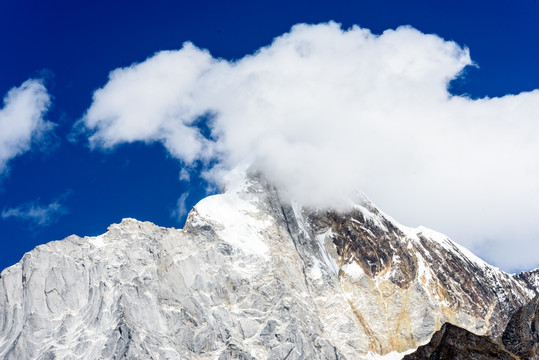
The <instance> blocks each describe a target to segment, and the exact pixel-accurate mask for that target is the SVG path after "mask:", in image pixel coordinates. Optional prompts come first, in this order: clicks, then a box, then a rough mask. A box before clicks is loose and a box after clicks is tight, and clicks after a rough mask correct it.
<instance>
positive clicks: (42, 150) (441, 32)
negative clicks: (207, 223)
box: [0, 0, 539, 271]
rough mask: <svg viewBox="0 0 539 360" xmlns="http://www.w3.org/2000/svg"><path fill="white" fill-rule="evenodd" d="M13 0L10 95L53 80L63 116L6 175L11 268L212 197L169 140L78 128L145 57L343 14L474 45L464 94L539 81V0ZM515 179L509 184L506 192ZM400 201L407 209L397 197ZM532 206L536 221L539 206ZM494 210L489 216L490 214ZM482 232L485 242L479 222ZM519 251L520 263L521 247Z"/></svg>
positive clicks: (5, 232) (7, 32) (3, 230)
mask: <svg viewBox="0 0 539 360" xmlns="http://www.w3.org/2000/svg"><path fill="white" fill-rule="evenodd" d="M1 6H2V8H3V9H2V10H0V34H1V35H0V54H2V55H1V56H0V94H1V95H2V96H5V94H7V93H8V91H9V90H10V89H12V88H15V87H19V86H21V84H23V83H24V82H25V81H27V80H28V79H41V81H42V83H43V85H44V86H45V88H46V91H47V93H48V94H49V96H50V104H51V105H50V108H49V110H48V111H47V112H46V113H45V115H44V119H45V120H46V121H48V122H49V123H53V124H54V125H53V128H52V130H49V131H45V132H44V135H43V136H42V137H41V138H40V139H37V140H36V139H34V140H33V141H32V143H31V147H30V149H29V150H28V151H24V152H23V153H21V154H19V155H17V156H14V157H11V158H9V160H8V162H7V165H6V167H5V168H4V169H3V171H2V174H1V175H0V176H1V177H0V211H2V214H3V216H2V218H0V240H1V241H2V245H3V251H2V253H1V255H0V268H4V267H6V266H9V265H11V264H13V263H15V262H17V261H18V260H19V259H20V258H21V257H22V255H23V254H24V253H25V252H26V251H29V250H31V249H32V248H33V247H35V246H37V245H39V244H42V243H45V242H48V241H50V240H57V239H62V238H64V237H66V236H68V235H70V234H77V235H81V236H83V235H97V234H100V233H103V232H104V231H105V229H106V228H107V226H108V225H109V224H111V223H114V222H118V221H120V220H121V219H122V218H124V217H134V218H137V219H139V220H148V221H152V222H154V223H156V224H159V225H162V226H174V227H181V226H182V225H183V221H184V218H185V216H177V215H178V211H177V207H178V200H179V199H183V200H185V206H186V207H187V208H190V207H191V206H192V205H194V204H195V203H196V202H197V201H198V200H200V199H201V198H202V197H203V196H205V194H206V192H207V188H208V184H207V183H206V182H204V181H203V180H201V178H200V171H199V170H200V169H201V168H202V167H204V164H202V163H201V162H196V161H195V162H194V163H193V164H191V168H190V173H191V175H190V180H189V181H185V180H180V171H181V169H182V167H183V166H184V165H185V161H184V160H182V159H178V157H177V156H176V157H175V156H173V155H171V154H170V151H167V149H165V147H164V146H163V145H162V144H161V143H159V142H155V143H151V144H148V143H144V142H134V143H130V144H124V143H119V145H117V146H115V147H112V148H107V149H103V148H100V147H97V148H95V149H91V148H90V146H89V145H88V138H87V136H86V134H84V133H83V134H75V133H74V126H75V124H76V123H77V122H78V121H79V120H80V119H81V118H82V117H83V116H84V114H85V112H86V111H87V109H89V108H90V107H91V106H92V94H93V93H94V91H95V90H96V89H99V88H102V87H104V86H105V85H106V84H107V81H108V75H109V73H110V72H111V71H112V70H114V69H117V68H122V67H127V66H130V65H131V64H133V63H137V62H143V61H145V60H146V59H147V58H148V57H150V56H152V55H153V54H155V53H156V52H158V51H162V50H178V49H180V48H181V47H182V44H183V43H184V42H185V41H190V42H192V43H193V44H194V45H195V46H196V47H198V48H201V49H208V50H209V52H210V53H211V55H212V56H213V58H216V59H225V60H235V59H241V58H243V57H244V56H245V55H248V54H252V53H254V52H255V51H256V50H257V49H259V48H260V47H262V46H267V45H269V44H271V43H272V40H273V39H274V38H275V37H278V36H280V35H282V34H284V33H287V32H289V31H290V29H291V27H292V26H293V25H295V24H298V23H308V24H317V23H325V22H328V21H330V20H332V21H335V22H337V23H340V24H341V26H342V29H348V28H349V27H351V26H352V25H359V26H360V27H361V28H366V29H370V31H371V32H372V33H374V34H381V33H382V32H383V31H384V30H386V29H396V28H397V27H399V26H401V25H411V26H412V27H414V28H415V29H417V30H419V31H420V32H422V33H425V34H436V35H438V36H439V37H441V38H442V39H444V40H447V41H454V42H456V43H457V44H458V45H459V46H461V47H463V48H469V50H470V56H471V59H472V61H473V62H474V63H475V64H476V65H477V66H467V67H466V68H465V69H464V73H463V75H461V76H460V77H459V78H457V79H456V80H454V81H453V82H451V86H450V90H451V93H452V94H455V95H462V94H465V95H466V96H467V97H469V98H471V99H480V98H484V97H501V96H504V95H507V94H519V93H521V92H528V91H532V90H534V89H537V88H539V70H538V67H537V64H539V5H538V4H537V2H536V1H533V0H517V1H514V2H511V3H508V2H505V1H491V2H488V3H485V2H482V1H420V0H414V1H332V2H317V1H295V2H290V1H286V2H285V1H272V2H253V1H236V2H228V1H219V2H217V1H215V2H213V1H199V2H195V1H192V2H185V1H157V2H149V1H123V0H119V1H108V2H104V1H94V2H73V1H40V2H38V1H28V0H17V1H15V0H7V1H4V2H3V4H2V5H1ZM533 114H534V113H532V115H533ZM94 130H95V129H94ZM2 131H5V130H3V129H2V128H0V133H1V132H2ZM418 131H421V130H420V129H418ZM532 149H534V148H533V147H532ZM464 156H465V155H464ZM531 159H532V161H533V157H532V158H531ZM535 160H537V159H536V158H535ZM207 166H208V165H207V164H206V167H207ZM530 166H532V167H533V166H535V165H534V164H533V162H532V163H531V165H530ZM470 181H471V180H470ZM502 185H503V184H502ZM475 186H476V187H477V188H481V187H482V184H481V183H478V184H475ZM512 186H515V185H514V184H507V188H503V187H502V188H501V189H500V192H508V191H509V189H510V188H511V187H512ZM378 191H380V192H381V191H383V190H378ZM373 192H374V193H376V191H373ZM187 193H188V195H185V194H187ZM182 195H183V197H182ZM368 195H369V194H368ZM370 196H371V198H373V200H374V201H375V202H376V203H378V204H380V203H382V204H381V205H382V208H384V209H386V211H387V212H389V213H390V214H391V215H393V216H394V217H396V218H397V219H398V220H401V221H402V222H404V223H405V224H407V225H413V226H416V225H419V224H423V225H426V226H429V227H433V228H435V229H437V230H440V231H444V232H446V233H449V235H451V236H452V237H453V238H454V239H455V240H456V241H457V242H459V238H457V237H458V236H463V237H464V236H465V234H464V235H461V233H460V232H458V231H453V230H452V228H451V226H449V225H448V226H447V228H444V226H445V224H446V222H451V219H446V222H444V221H441V220H440V221H439V222H437V221H436V219H435V218H433V219H430V218H429V219H426V220H424V221H423V220H419V219H417V218H413V217H410V218H409V219H407V218H405V219H403V217H405V216H398V215H395V214H394V213H393V212H391V211H390V210H391V207H392V206H391V205H388V206H385V207H384V206H383V205H384V202H385V200H384V199H383V198H382V197H380V198H379V199H378V198H376V196H372V195H370ZM492 196H496V195H494V194H492ZM402 202H405V200H402ZM388 204H389V203H388ZM407 204H408V205H407V206H409V207H413V206H414V205H413V204H410V203H409V201H407ZM460 206H463V207H466V206H467V205H466V204H462V203H461V204H460ZM486 206H487V205H486ZM488 206H491V205H488ZM388 208H390V209H388ZM395 209H396V210H397V212H398V211H401V213H403V214H404V213H406V211H405V210H402V209H401V210H399V209H400V208H399V206H397V205H395ZM506 211H508V212H510V211H512V209H506ZM431 212H436V211H431ZM399 214H400V213H399ZM441 214H442V215H443V216H444V217H447V216H446V215H447V214H446V213H443V212H441ZM442 215H441V216H442ZM532 215H533V217H535V218H537V216H538V215H539V213H534V214H532ZM418 216H419V215H418ZM485 216H486V217H487V220H488V211H486V215H485ZM493 219H494V218H493ZM495 219H498V218H495ZM457 221H459V219H458V218H455V221H454V222H457ZM491 221H493V222H494V221H497V220H491ZM509 221H510V220H509ZM425 222H426V223H425ZM487 223H488V222H487ZM485 226H486V225H485ZM452 231H453V232H452ZM535 231H536V229H535V228H532V227H530V228H529V229H526V231H525V233H526V234H527V236H528V237H529V239H532V238H533V237H534V236H535V235H536V233H535ZM471 233H472V235H470V236H476V237H477V235H476V234H477V229H474V231H473V232H471ZM516 236H520V235H516ZM509 237H510V236H509ZM491 240H492V239H481V241H478V242H471V241H470V242H469V243H466V241H464V240H463V241H460V242H461V243H465V244H466V245H469V247H471V248H473V249H472V250H474V251H478V252H480V254H479V255H480V256H482V257H483V258H486V259H487V260H489V261H490V262H493V263H495V264H496V265H498V266H501V267H502V268H504V269H506V270H509V271H512V270H521V269H526V268H531V267H536V266H539V259H536V260H533V259H531V260H528V261H527V262H526V263H523V264H522V265H520V266H519V263H518V260H514V261H513V262H508V263H504V262H503V261H502V260H500V259H501V256H502V255H500V254H497V253H496V252H493V251H491V250H489V248H490V247H492V246H495V244H498V243H499V242H500V241H505V243H507V242H508V241H509V240H507V238H505V239H502V240H499V239H494V240H492V241H494V242H492V241H491ZM530 241H531V240H530ZM523 244H524V243H523ZM501 248H503V249H505V248H504V247H501ZM481 251H483V252H482V253H481ZM504 251H505V250H504ZM520 251H526V250H520ZM511 256H512V257H513V258H515V259H518V256H519V253H518V252H515V253H514V254H511Z"/></svg>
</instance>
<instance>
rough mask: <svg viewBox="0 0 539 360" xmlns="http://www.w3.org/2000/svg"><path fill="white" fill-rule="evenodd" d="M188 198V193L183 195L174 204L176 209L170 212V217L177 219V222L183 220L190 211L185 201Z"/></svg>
mask: <svg viewBox="0 0 539 360" xmlns="http://www.w3.org/2000/svg"><path fill="white" fill-rule="evenodd" d="M188 196H189V193H188V192H186V193H183V194H182V195H181V196H180V197H179V198H178V202H177V203H176V208H175V209H174V210H173V211H172V214H171V215H172V216H173V217H175V218H177V219H178V220H179V219H181V218H183V217H184V216H185V215H187V213H188V212H189V210H190V209H188V208H187V204H186V200H187V197H188Z"/></svg>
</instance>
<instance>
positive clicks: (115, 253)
mask: <svg viewBox="0 0 539 360" xmlns="http://www.w3.org/2000/svg"><path fill="white" fill-rule="evenodd" d="M538 276H539V275H538V273H533V272H530V273H526V274H523V275H520V276H515V275H509V274H506V273H504V272H502V271H501V270H499V269H497V268H495V267H492V266H489V265H487V264H486V263H484V262H483V261H481V260H480V259H478V258H477V257H475V256H474V255H473V254H471V253H470V252H468V251H467V250H465V249H464V248H462V247H460V246H459V245H456V244H455V243H453V242H452V241H451V240H449V239H448V238H447V237H445V236H444V235H441V234H439V233H436V232H434V231H432V230H428V229H426V228H422V227H420V228H417V229H411V228H407V227H404V226H402V225H400V224H398V223H397V222H395V221H394V220H392V219H391V218H389V217H388V216H386V215H384V214H383V213H381V212H380V211H379V210H378V209H376V208H375V207H374V206H373V205H372V204H370V203H369V202H367V201H363V202H361V204H357V205H355V206H354V207H353V209H352V210H351V211H349V212H347V213H338V212H335V211H327V210H314V209H309V208H302V207H300V206H299V205H297V204H295V203H290V202H287V201H283V200H281V199H280V197H279V194H278V192H277V191H276V190H275V189H274V188H273V187H271V186H269V185H268V184H266V183H265V182H264V181H263V180H261V179H258V178H252V179H250V180H249V181H247V182H246V183H245V184H244V185H243V186H241V187H239V188H238V189H235V190H229V191H228V192H226V193H224V194H221V195H215V196H210V197H208V198H206V199H204V200H202V201H201V202H199V203H198V204H197V205H196V206H195V207H194V208H193V210H192V211H191V212H190V214H189V216H188V219H187V221H186V224H185V227H184V229H182V230H178V229H173V228H172V229H167V228H163V227H159V226H156V225H154V224H152V223H149V222H139V221H136V220H133V219H124V220H123V221H122V222H121V223H120V224H115V225H111V226H110V227H109V229H108V231H107V232H106V233H105V234H103V235H100V236H97V237H84V238H80V237H77V236H70V237H68V238H66V239H64V240H62V241H56V242H51V243H48V244H45V245H41V246H38V247H37V248H35V249H34V250H32V251H31V252H29V253H27V254H25V256H24V257H23V259H22V260H21V261H20V262H19V263H17V264H16V265H14V266H12V267H9V268H7V269H5V270H4V271H3V272H2V273H1V275H0V358H2V359H219V360H226V359H288V360H292V359H371V360H372V359H397V358H400V357H401V356H402V354H401V355H400V356H399V353H402V352H404V351H407V350H409V349H415V348H417V347H418V346H419V345H421V344H422V343H425V342H427V341H428V340H429V339H430V337H431V336H432V334H433V333H434V332H435V331H436V330H438V329H440V327H441V326H442V324H444V323H446V322H451V323H454V324H456V325H458V326H460V327H463V328H465V329H468V330H471V331H473V332H475V333H479V334H486V335H493V336H498V335H501V333H502V331H503V329H504V328H505V325H506V324H507V322H508V321H509V319H510V317H511V315H513V313H514V312H515V311H516V309H518V308H519V307H520V306H521V305H523V304H525V303H527V302H528V301H529V300H530V299H532V298H533V297H534V296H535V295H536V294H537V292H538V289H537V284H538Z"/></svg>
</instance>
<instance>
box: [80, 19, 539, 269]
mask: <svg viewBox="0 0 539 360" xmlns="http://www.w3.org/2000/svg"><path fill="white" fill-rule="evenodd" d="M472 64H473V62H472V60H471V58H470V54H469V51H468V49H466V48H465V47H462V46H459V45H458V44H456V43H455V42H452V41H445V40H444V39H442V38H440V37H438V36H436V35H427V34H423V33H421V32H419V31H417V30H415V29H413V28H410V27H400V28H398V29H396V30H387V31H385V32H384V33H382V34H381V35H375V34H372V33H371V32H370V31H369V30H367V29H362V28H359V27H356V26H355V27H352V28H350V29H346V30H343V29H341V27H340V26H339V25H338V24H335V23H328V24H319V25H305V24H302V25H297V26H295V27H293V28H292V30H291V31H290V32H289V33H287V34H284V35H282V36H280V37H278V38H276V39H275V40H274V41H273V43H272V44H271V45H269V46H267V47H264V48H261V49H260V50H258V51H257V52H256V53H254V54H252V55H248V56H245V57H244V58H241V59H238V60H236V61H226V60H223V59H217V58H214V57H212V56H211V54H210V53H209V52H208V51H206V50H201V49H198V48H196V47H195V46H194V45H193V44H191V43H186V44H184V46H183V48H182V49H180V50H177V51H162V52H160V53H158V54H156V55H154V56H152V57H151V58H149V59H147V60H146V61H144V62H142V63H140V64H135V65H132V66H129V67H126V68H122V69H116V70H114V71H112V72H111V73H110V76H109V81H108V83H107V84H106V85H105V86H104V87H103V88H101V89H99V90H97V91H96V92H95V93H94V95H93V102H92V105H91V107H90V108H89V109H88V111H87V112H86V114H85V116H84V118H83V120H82V121H83V123H84V124H85V126H86V128H87V129H89V130H90V131H92V132H93V133H92V134H91V136H90V138H89V139H90V143H91V144H92V145H93V146H95V147H101V148H111V147H113V146H115V145H117V144H121V143H125V142H133V141H145V142H161V143H163V145H164V146H165V147H166V148H167V149H168V151H169V152H170V153H171V154H172V155H173V156H175V157H176V158H178V159H180V160H181V161H182V162H183V163H184V164H187V166H188V167H190V166H191V165H192V164H193V162H196V161H201V162H203V163H205V164H210V165H208V167H210V169H208V171H207V172H206V174H205V176H206V177H207V178H208V179H212V180H214V181H215V182H216V183H221V184H223V183H226V181H229V179H231V178H234V176H232V175H233V174H234V173H235V172H234V171H233V170H234V169H247V168H251V169H255V170H258V171H261V172H263V173H264V174H265V175H266V177H268V178H269V180H271V181H272V182H273V183H274V184H275V185H276V186H277V187H278V188H279V189H280V190H281V192H282V194H283V196H288V197H289V198H293V199H295V200H297V201H299V202H301V203H303V204H306V205H314V206H322V207H324V206H331V207H335V206H338V205H340V206H344V205H346V204H347V199H348V198H349V197H350V196H352V195H353V194H355V193H356V192H357V191H358V190H362V191H364V192H365V193H366V194H367V195H368V196H369V198H371V199H372V200H373V201H374V202H375V203H376V204H378V205H379V206H381V208H382V209H384V210H385V211H387V212H388V213H390V214H392V216H394V217H395V218H397V219H398V220H400V221H402V222H403V223H405V224H409V225H420V224H423V225H427V226H429V227H433V228H435V229H437V230H440V231H443V232H445V233H447V234H448V235H450V236H452V237H453V238H455V239H456V240H458V241H459V242H461V243H462V244H464V245H466V246H468V247H471V248H473V247H474V244H477V243H479V242H482V241H484V239H503V241H506V242H507V243H508V242H509V241H512V243H511V244H514V247H520V248H525V249H527V251H525V252H516V253H515V254H513V255H509V254H502V255H500V256H497V258H496V259H494V261H495V262H496V264H498V265H500V266H506V267H511V266H532V265H535V266H537V265H538V264H537V255H536V254H537V253H539V242H537V241H536V234H538V233H539V222H538V221H537V215H538V214H539V192H538V191H537V184H539V167H538V166H536V165H535V164H537V163H538V154H539V142H538V141H536V139H535V137H534V134H537V133H539V122H538V121H537V119H539V91H538V90H535V91H532V92H527V93H521V94H518V95H507V96H503V97H499V98H484V99H478V100H473V99H470V98H468V97H466V96H454V95H452V94H450V93H449V91H448V88H449V84H450V82H451V81H452V80H453V79H455V78H457V77H459V76H460V74H461V73H462V71H463V69H464V68H465V67H466V66H469V65H472ZM208 114H210V115H211V116H209V117H208V116H207V115H208ZM204 117H207V118H209V119H210V120H211V121H209V122H208V123H207V127H208V128H209V129H210V134H209V135H208V134H207V131H204V129H201V127H200V124H199V122H198V119H200V118H204ZM206 130H207V129H206ZM193 168H195V167H193ZM238 173H242V172H241V171H239V172H238ZM183 177H184V178H186V177H185V175H184V176H183ZM517 242H518V245H516V244H517Z"/></svg>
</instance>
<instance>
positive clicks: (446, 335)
mask: <svg viewBox="0 0 539 360" xmlns="http://www.w3.org/2000/svg"><path fill="white" fill-rule="evenodd" d="M460 359H462V360H465V359H466V360H516V359H517V358H516V357H515V356H513V355H511V354H510V353H508V352H507V351H506V350H505V349H503V346H500V345H499V344H497V343H495V342H494V341H492V340H490V339H489V338H488V337H486V336H478V335H475V334H473V333H471V332H469V331H468V330H465V329H462V328H460V327H458V326H454V325H451V324H449V323H445V324H444V325H443V326H442V328H441V329H440V330H439V331H437V332H436V333H435V334H434V335H433V336H432V339H431V340H430V342H429V343H428V344H426V345H423V346H420V347H419V348H418V349H417V350H416V351H415V352H414V353H412V354H408V355H406V356H404V357H403V360H460Z"/></svg>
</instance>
